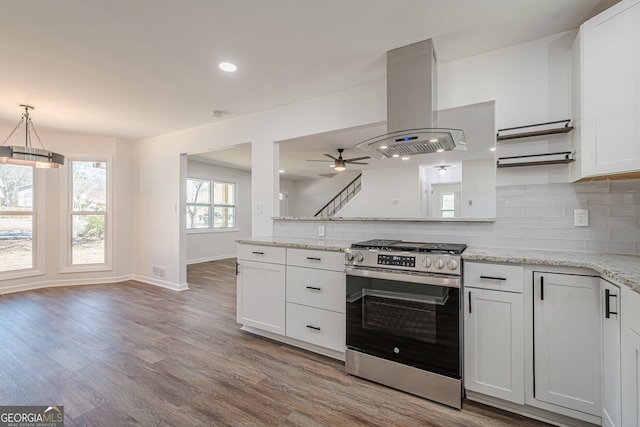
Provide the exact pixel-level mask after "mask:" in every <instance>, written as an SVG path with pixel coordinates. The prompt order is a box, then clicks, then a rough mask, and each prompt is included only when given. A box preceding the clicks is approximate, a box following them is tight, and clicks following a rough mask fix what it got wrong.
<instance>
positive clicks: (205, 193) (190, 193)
mask: <svg viewBox="0 0 640 427" xmlns="http://www.w3.org/2000/svg"><path fill="white" fill-rule="evenodd" d="M209 185H210V184H209V180H205V179H192V178H189V179H187V203H204V204H209V203H211V190H210V188H209Z"/></svg>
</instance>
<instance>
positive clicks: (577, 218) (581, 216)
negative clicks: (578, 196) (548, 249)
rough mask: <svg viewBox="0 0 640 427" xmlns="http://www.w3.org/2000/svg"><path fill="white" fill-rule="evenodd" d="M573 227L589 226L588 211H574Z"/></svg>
mask: <svg viewBox="0 0 640 427" xmlns="http://www.w3.org/2000/svg"><path fill="white" fill-rule="evenodd" d="M573 225H575V226H576V227H588V226H589V209H574V210H573Z"/></svg>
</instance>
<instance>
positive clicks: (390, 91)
mask: <svg viewBox="0 0 640 427" xmlns="http://www.w3.org/2000/svg"><path fill="white" fill-rule="evenodd" d="M436 77H437V70H436V55H435V51H434V49H433V41H432V40H431V39H429V40H424V41H421V42H418V43H413V44H410V45H408V46H404V47H400V48H397V49H394V50H390V51H388V52H387V132H388V133H386V134H384V135H380V136H378V137H375V138H372V139H369V140H366V141H364V142H361V143H360V144H358V145H357V147H358V148H360V149H362V150H363V151H365V152H366V153H367V154H369V155H370V156H372V157H377V158H385V157H399V156H410V155H415V154H425V153H436V152H442V151H451V150H453V149H463V150H465V149H466V147H467V146H466V142H465V137H464V131H463V130H461V129H443V128H438V127H437V102H436V101H437V99H436V92H437V78H436Z"/></svg>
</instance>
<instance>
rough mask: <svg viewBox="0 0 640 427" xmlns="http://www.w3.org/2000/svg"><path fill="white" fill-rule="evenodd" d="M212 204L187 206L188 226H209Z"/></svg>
mask: <svg viewBox="0 0 640 427" xmlns="http://www.w3.org/2000/svg"><path fill="white" fill-rule="evenodd" d="M210 218H211V207H210V206H187V228H209V227H211V225H210V223H209V221H210Z"/></svg>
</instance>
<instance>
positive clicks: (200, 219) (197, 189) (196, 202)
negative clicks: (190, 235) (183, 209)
mask: <svg viewBox="0 0 640 427" xmlns="http://www.w3.org/2000/svg"><path fill="white" fill-rule="evenodd" d="M197 228H211V181H209V180H208V179H195V178H187V229H197Z"/></svg>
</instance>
